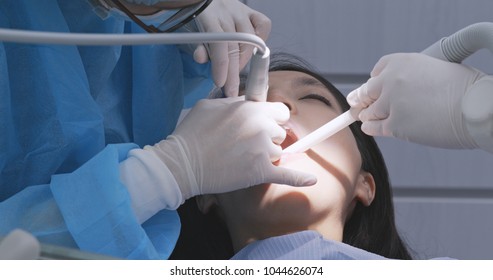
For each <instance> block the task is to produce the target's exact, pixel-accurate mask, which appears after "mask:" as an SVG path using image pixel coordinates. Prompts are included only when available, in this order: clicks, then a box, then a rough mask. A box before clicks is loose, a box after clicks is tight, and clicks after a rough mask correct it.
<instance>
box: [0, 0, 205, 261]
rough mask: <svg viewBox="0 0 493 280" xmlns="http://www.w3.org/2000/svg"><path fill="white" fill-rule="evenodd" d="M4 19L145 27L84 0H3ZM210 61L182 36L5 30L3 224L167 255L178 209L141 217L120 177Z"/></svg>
mask: <svg viewBox="0 0 493 280" xmlns="http://www.w3.org/2000/svg"><path fill="white" fill-rule="evenodd" d="M0 27H2V28H13V29H26V30H40V31H54V32H83V33H88V32H90V33H142V32H143V31H141V29H140V28H139V27H137V26H136V25H134V24H132V23H129V22H124V21H121V20H118V19H113V18H109V19H107V20H104V21H103V20H101V19H100V18H99V17H98V16H97V15H95V14H94V12H93V11H92V8H91V6H90V5H89V4H88V2H87V1H86V0H59V1H56V0H36V1H32V0H25V1H22V0H5V1H2V4H0ZM212 85H213V83H212V80H211V77H210V65H207V64H206V65H198V64H196V63H194V62H193V59H192V58H191V56H190V55H189V54H186V53H183V52H180V50H179V48H178V47H177V46H172V45H166V46H123V47H122V46H80V47H77V46H62V45H29V44H15V43H1V42H0V135H1V137H0V172H1V174H0V235H5V234H7V233H8V232H9V231H11V230H12V229H14V228H22V229H25V230H27V231H29V232H31V233H33V234H34V235H35V236H36V237H37V238H38V239H39V240H40V241H41V242H46V243H51V244H57V245H63V246H69V247H73V248H80V249H81V250H85V251H89V252H93V253H99V254H105V255H110V256H115V257H119V258H128V259H163V258H167V257H168V255H169V254H170V252H171V250H172V249H173V247H174V244H175V241H176V239H177V236H178V233H179V227H180V225H179V219H178V216H177V213H176V212H175V211H167V210H163V211H161V212H159V213H158V214H156V215H155V216H153V217H152V218H151V219H149V220H148V221H146V222H145V223H144V224H143V225H141V224H139V223H138V222H137V220H136V218H135V216H134V213H133V211H132V209H131V206H130V197H129V195H128V192H127V190H126V188H125V186H124V185H122V183H121V182H120V180H119V172H118V165H119V162H121V161H122V160H124V159H125V158H126V156H127V152H128V151H129V150H130V149H133V148H137V147H142V146H143V145H146V144H154V143H156V142H158V141H160V140H162V139H164V138H165V137H166V136H167V135H168V134H170V133H171V132H172V131H173V129H174V128H175V124H176V120H177V118H178V116H179V114H180V111H181V109H182V107H183V105H184V104H185V103H186V104H193V101H194V100H195V99H198V98H203V97H205V96H206V95H207V94H208V92H209V91H210V89H211V88H212Z"/></svg>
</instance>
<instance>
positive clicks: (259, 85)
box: [0, 28, 270, 101]
mask: <svg viewBox="0 0 493 280" xmlns="http://www.w3.org/2000/svg"><path fill="white" fill-rule="evenodd" d="M0 42H15V43H27V44H60V45H80V46H108V45H149V44H189V43H214V42H240V43H245V44H249V45H253V46H255V49H254V54H253V56H252V59H251V62H250V72H249V73H248V77H247V84H246V89H245V95H246V99H247V100H253V101H266V99H267V90H268V85H269V80H268V74H269V73H268V72H269V62H270V50H269V48H268V47H267V46H266V44H265V42H264V40H262V38H260V37H258V36H256V35H253V34H249V33H241V32H233V33H229V32H219V33H201V32H198V33H153V34H148V33H146V34H99V33H98V34H93V33H64V32H44V31H30V30H17V29H8V28H0Z"/></svg>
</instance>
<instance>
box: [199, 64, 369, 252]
mask: <svg viewBox="0 0 493 280" xmlns="http://www.w3.org/2000/svg"><path fill="white" fill-rule="evenodd" d="M268 101H271V102H282V103H284V104H286V105H287V106H288V108H289V109H290V112H291V117H290V120H289V121H288V123H287V124H286V125H285V127H286V130H287V137H286V140H285V141H284V143H283V144H282V146H283V148H286V147H287V146H288V145H290V144H291V143H293V142H294V141H296V139H300V138H302V137H303V136H305V135H307V134H308V133H310V132H312V131H313V130H315V129H317V128H319V127H320V126H322V125H323V124H325V123H327V122H328V121H330V120H332V119H333V118H335V117H337V116H338V115H340V114H341V113H342V109H341V107H340V106H339V104H338V103H337V101H336V99H335V98H334V96H333V95H332V93H331V92H330V91H329V90H328V89H327V88H326V87H325V86H324V85H323V84H322V83H321V82H319V81H318V80H317V79H315V78H313V77H312V76H310V75H308V74H305V73H301V72H295V71H277V72H270V73H269V92H268ZM276 164H277V165H279V166H282V167H286V168H290V169H295V170H299V171H304V172H306V173H311V174H314V175H316V176H317V178H318V182H317V183H316V184H315V185H314V186H311V187H292V186H286V185H278V184H265V185H260V186H255V187H251V188H248V189H243V190H239V191H235V192H231V193H226V194H219V195H213V196H209V198H205V200H202V201H201V199H200V198H199V200H198V204H199V207H202V209H206V208H208V207H207V206H209V205H211V204H217V205H218V206H219V209H220V213H221V215H223V218H224V219H225V220H226V224H227V225H228V228H229V230H230V233H231V236H232V238H233V242H235V241H234V239H235V238H239V239H241V240H243V241H240V243H245V242H246V243H248V242H250V241H253V240H255V239H263V238H266V237H270V236H276V235H281V234H286V233H291V232H295V231H300V230H307V229H311V230H317V231H319V232H320V233H321V234H323V235H324V236H325V237H326V238H330V239H336V240H342V230H343V227H344V222H345V221H346V219H347V218H348V216H349V215H350V212H351V210H352V209H353V207H354V205H355V203H356V201H357V200H360V201H362V202H363V203H364V204H369V203H371V199H372V198H373V193H371V192H369V190H367V188H366V187H365V185H368V186H370V184H373V179H372V178H371V175H369V174H368V173H366V172H363V171H361V156H360V153H359V151H358V148H357V146H356V141H355V139H354V137H353V135H352V133H351V131H350V129H349V128H346V129H344V130H342V131H341V132H339V133H337V134H336V135H334V136H332V137H330V138H329V139H327V140H325V141H323V142H322V143H320V144H318V145H317V146H315V147H313V148H312V149H310V150H308V151H307V152H305V153H301V154H295V155H290V156H286V157H283V158H281V160H280V161H279V162H278V163H276ZM370 191H371V188H370ZM365 197H368V198H369V199H370V201H369V202H368V201H363V200H364V199H365ZM208 202H209V203H208ZM234 245H236V244H234ZM239 246H240V247H241V245H239Z"/></svg>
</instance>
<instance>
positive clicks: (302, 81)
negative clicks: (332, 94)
mask: <svg viewBox="0 0 493 280" xmlns="http://www.w3.org/2000/svg"><path fill="white" fill-rule="evenodd" d="M292 85H293V86H296V87H303V86H317V87H321V88H323V89H326V90H328V89H327V87H326V86H325V85H324V84H322V83H321V82H320V81H319V80H317V79H315V78H312V77H298V78H296V79H294V81H292Z"/></svg>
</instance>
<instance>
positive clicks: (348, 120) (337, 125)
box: [283, 109, 360, 154]
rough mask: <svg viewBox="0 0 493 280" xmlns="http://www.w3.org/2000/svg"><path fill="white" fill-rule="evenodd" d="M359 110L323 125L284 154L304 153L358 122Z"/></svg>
mask: <svg viewBox="0 0 493 280" xmlns="http://www.w3.org/2000/svg"><path fill="white" fill-rule="evenodd" d="M359 112H360V110H359V109H350V110H348V111H346V112H344V113H342V114H340V115H339V116H337V117H336V118H334V119H333V120H331V121H330V122H328V123H326V124H324V125H322V126H321V127H319V128H318V129H316V130H314V131H313V132H311V133H310V134H308V135H306V136H305V137H303V138H301V139H299V140H298V141H297V142H295V143H293V144H292V145H291V146H289V147H287V148H286V149H284V150H283V154H294V153H302V152H304V151H306V150H308V149H310V148H311V147H313V146H315V145H317V144H319V143H320V142H322V141H324V140H325V139H327V138H329V137H331V136H332V135H334V134H336V133H337V132H339V131H341V130H342V129H344V128H346V127H347V126H349V125H351V124H352V123H353V122H355V121H356V120H357V115H358V114H359Z"/></svg>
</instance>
